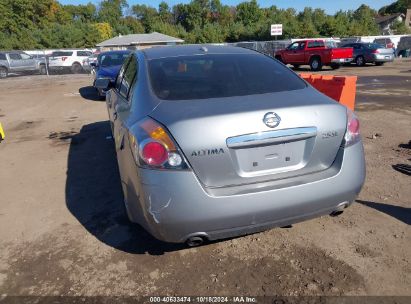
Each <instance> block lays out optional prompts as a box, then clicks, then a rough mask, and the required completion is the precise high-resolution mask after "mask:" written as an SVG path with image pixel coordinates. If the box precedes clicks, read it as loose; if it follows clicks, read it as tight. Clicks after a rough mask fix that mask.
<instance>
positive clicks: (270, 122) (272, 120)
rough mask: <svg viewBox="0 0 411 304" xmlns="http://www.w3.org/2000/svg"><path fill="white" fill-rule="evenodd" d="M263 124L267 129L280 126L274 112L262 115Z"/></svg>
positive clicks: (279, 119)
mask: <svg viewBox="0 0 411 304" xmlns="http://www.w3.org/2000/svg"><path fill="white" fill-rule="evenodd" d="M263 122H264V123H265V125H266V126H267V127H270V128H275V127H277V126H278V125H279V124H280V122H281V118H280V116H278V115H277V114H276V113H274V112H268V113H266V114H265V115H264V118H263Z"/></svg>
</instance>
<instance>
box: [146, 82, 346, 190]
mask: <svg viewBox="0 0 411 304" xmlns="http://www.w3.org/2000/svg"><path fill="white" fill-rule="evenodd" d="M267 113H269V114H268V115H267ZM271 113H272V114H271ZM275 115H276V116H275ZM150 116H151V117H153V118H154V119H156V120H158V121H159V122H160V123H162V124H164V125H165V126H166V127H167V128H168V130H169V131H170V133H171V135H172V136H173V137H174V138H175V140H176V142H177V143H178V145H179V146H180V148H181V149H182V151H183V153H184V155H185V157H186V158H187V160H188V162H189V163H190V165H191V167H192V169H193V171H194V172H195V174H196V175H197V177H198V179H199V180H200V181H201V183H202V184H203V185H205V186H206V187H225V186H233V185H241V184H250V183H259V182H265V181H270V180H275V179H283V178H288V177H293V176H296V175H301V174H309V173H311V172H317V171H321V170H324V169H326V168H328V167H330V166H331V164H332V163H333V161H334V159H335V156H336V154H337V152H338V149H339V147H340V145H341V142H342V139H343V136H344V132H345V127H346V109H345V108H344V107H343V106H341V105H338V104H337V103H335V102H332V101H330V100H329V99H328V98H326V97H324V96H323V95H322V94H320V93H318V92H317V91H315V90H314V89H312V88H306V89H304V90H296V91H289V92H278V93H272V94H261V95H252V96H239V97H229V98H221V99H208V100H204V99H202V100H189V101H163V102H161V103H160V104H159V105H158V106H157V107H156V109H155V110H154V111H153V112H152V113H151V114H150ZM264 117H265V118H266V122H267V120H268V123H269V122H272V123H274V124H276V122H278V120H281V121H280V122H279V125H278V126H277V127H275V128H271V127H268V126H267V125H266V124H265V123H264V122H263V119H264Z"/></svg>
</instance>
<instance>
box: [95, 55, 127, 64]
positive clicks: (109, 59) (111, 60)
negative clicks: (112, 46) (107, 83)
mask: <svg viewBox="0 0 411 304" xmlns="http://www.w3.org/2000/svg"><path fill="white" fill-rule="evenodd" d="M128 55H129V54H128V53H111V54H100V55H99V58H98V59H97V60H98V62H99V64H100V65H101V66H103V67H109V66H114V65H122V64H123V62H124V60H125V59H126V58H127V56H128Z"/></svg>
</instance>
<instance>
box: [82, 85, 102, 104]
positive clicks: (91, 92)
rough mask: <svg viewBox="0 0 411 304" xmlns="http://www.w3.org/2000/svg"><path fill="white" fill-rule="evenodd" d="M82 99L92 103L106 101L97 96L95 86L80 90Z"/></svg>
mask: <svg viewBox="0 0 411 304" xmlns="http://www.w3.org/2000/svg"><path fill="white" fill-rule="evenodd" d="M78 92H79V93H80V95H81V97H83V98H84V99H87V100H91V101H105V99H104V98H101V97H99V96H98V95H97V91H96V89H95V88H94V87H93V86H87V87H82V88H80V89H79V90H78Z"/></svg>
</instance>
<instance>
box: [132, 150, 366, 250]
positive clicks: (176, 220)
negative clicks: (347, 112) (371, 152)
mask: <svg viewBox="0 0 411 304" xmlns="http://www.w3.org/2000/svg"><path fill="white" fill-rule="evenodd" d="M138 170H139V178H138V179H137V177H136V180H135V181H133V182H132V183H135V184H134V185H131V184H128V185H127V186H126V187H130V186H131V187H134V189H136V191H137V192H138V194H137V195H136V196H134V197H135V199H132V198H131V196H129V197H128V202H127V208H128V212H129V215H130V217H131V218H132V219H133V221H135V222H138V223H139V224H141V225H142V226H143V227H144V228H145V229H146V230H148V231H149V232H150V233H151V234H152V235H154V236H155V237H156V238H158V239H160V240H164V241H168V242H184V241H185V240H187V238H188V237H190V236H193V235H203V236H205V237H207V238H208V239H211V240H213V239H220V238H226V237H233V236H238V235H243V234H248V233H253V232H256V231H261V230H264V229H267V228H271V227H276V226H277V227H278V226H284V225H289V224H292V223H295V222H300V221H303V220H306V219H310V218H313V217H317V216H321V215H326V214H330V213H331V212H333V211H335V210H338V209H339V208H340V207H341V205H342V204H344V205H345V204H349V203H351V202H352V201H354V200H355V198H356V197H357V195H358V194H359V192H360V190H361V188H362V186H363V183H364V179H365V161H364V152H363V147H362V143H357V144H355V145H353V146H351V147H349V148H346V149H340V151H339V153H338V156H337V159H336V161H335V164H333V166H332V167H331V168H330V169H327V170H334V172H333V173H332V174H331V176H329V177H327V178H325V179H321V180H316V181H314V182H308V183H303V184H298V183H294V185H293V183H292V181H291V183H289V184H288V185H287V186H286V187H284V186H280V187H278V186H277V187H271V189H267V188H264V189H263V190H262V191H259V190H258V188H259V185H255V187H254V191H253V192H249V193H243V194H237V195H226V196H224V195H221V196H216V195H211V194H210V193H208V192H207V191H205V189H204V188H203V187H202V186H201V185H200V183H199V182H198V180H197V178H196V177H195V175H194V173H193V172H191V171H190V172H187V171H185V172H179V171H170V172H166V171H159V170H147V169H138ZM327 170H326V171H327ZM300 179H301V177H300ZM137 197H138V199H137Z"/></svg>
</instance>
